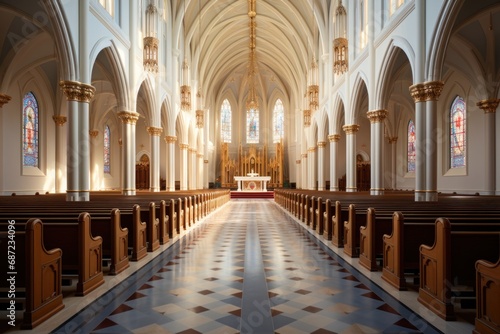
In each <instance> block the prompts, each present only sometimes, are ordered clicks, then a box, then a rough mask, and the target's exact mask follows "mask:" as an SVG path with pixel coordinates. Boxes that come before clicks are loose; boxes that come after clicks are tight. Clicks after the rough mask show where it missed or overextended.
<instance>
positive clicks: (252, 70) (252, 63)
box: [246, 0, 259, 110]
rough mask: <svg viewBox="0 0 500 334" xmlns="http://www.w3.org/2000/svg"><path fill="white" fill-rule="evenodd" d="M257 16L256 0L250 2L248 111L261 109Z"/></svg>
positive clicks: (249, 0)
mask: <svg viewBox="0 0 500 334" xmlns="http://www.w3.org/2000/svg"><path fill="white" fill-rule="evenodd" d="M256 16H257V7H256V0H248V17H249V18H250V43H249V47H250V56H249V64H248V86H249V92H248V98H247V103H246V108H247V110H252V109H253V110H257V109H259V102H258V98H257V94H256V93H255V74H256V72H257V65H256V60H255V58H256V56H255V47H256V45H257V35H256V28H257V23H256V22H255V17H256Z"/></svg>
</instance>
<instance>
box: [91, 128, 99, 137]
mask: <svg viewBox="0 0 500 334" xmlns="http://www.w3.org/2000/svg"><path fill="white" fill-rule="evenodd" d="M89 135H90V137H92V138H96V137H97V136H98V135H99V130H89Z"/></svg>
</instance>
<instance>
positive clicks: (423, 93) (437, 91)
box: [410, 81, 444, 103]
mask: <svg viewBox="0 0 500 334" xmlns="http://www.w3.org/2000/svg"><path fill="white" fill-rule="evenodd" d="M443 86H444V82H443V81H427V82H423V83H418V84H415V85H412V86H410V95H411V97H413V101H414V102H415V103H417V102H424V101H437V100H438V99H439V96H440V95H441V92H442V91H443Z"/></svg>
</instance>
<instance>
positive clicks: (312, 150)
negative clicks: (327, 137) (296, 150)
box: [307, 146, 316, 153]
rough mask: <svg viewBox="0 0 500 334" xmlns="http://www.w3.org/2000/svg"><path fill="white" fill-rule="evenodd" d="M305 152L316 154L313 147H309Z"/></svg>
mask: <svg viewBox="0 0 500 334" xmlns="http://www.w3.org/2000/svg"><path fill="white" fill-rule="evenodd" d="M307 152H311V153H314V152H316V146H314V147H309V148H308V149H307Z"/></svg>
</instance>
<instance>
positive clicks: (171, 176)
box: [165, 136, 177, 191]
mask: <svg viewBox="0 0 500 334" xmlns="http://www.w3.org/2000/svg"><path fill="white" fill-rule="evenodd" d="M165 141H166V142H167V163H166V164H165V165H166V166H167V173H166V183H167V191H175V142H176V141H177V137H176V136H165Z"/></svg>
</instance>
